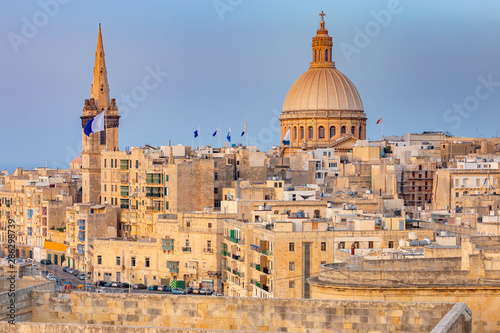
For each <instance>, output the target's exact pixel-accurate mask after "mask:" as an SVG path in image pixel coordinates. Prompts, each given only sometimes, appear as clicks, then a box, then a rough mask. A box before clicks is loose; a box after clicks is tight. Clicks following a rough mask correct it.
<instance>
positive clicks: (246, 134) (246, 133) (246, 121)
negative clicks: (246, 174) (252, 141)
mask: <svg viewBox="0 0 500 333" xmlns="http://www.w3.org/2000/svg"><path fill="white" fill-rule="evenodd" d="M247 123H248V119H247V120H245V127H246V125H247ZM245 129H246V131H245V136H246V138H245V139H246V141H247V144H246V147H247V149H248V128H245Z"/></svg>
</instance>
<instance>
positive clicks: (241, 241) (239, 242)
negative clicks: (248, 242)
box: [225, 236, 245, 245]
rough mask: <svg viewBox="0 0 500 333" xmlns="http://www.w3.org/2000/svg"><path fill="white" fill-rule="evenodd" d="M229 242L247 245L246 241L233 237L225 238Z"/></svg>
mask: <svg viewBox="0 0 500 333" xmlns="http://www.w3.org/2000/svg"><path fill="white" fill-rule="evenodd" d="M225 238H226V239H227V240H228V241H230V242H233V243H236V244H242V245H243V244H245V241H244V240H243V239H239V238H235V237H232V236H226V237H225Z"/></svg>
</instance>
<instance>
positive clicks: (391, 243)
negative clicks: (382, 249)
mask: <svg viewBox="0 0 500 333" xmlns="http://www.w3.org/2000/svg"><path fill="white" fill-rule="evenodd" d="M388 247H389V248H390V249H393V248H394V241H389V245H388Z"/></svg>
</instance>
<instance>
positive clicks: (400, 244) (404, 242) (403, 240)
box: [399, 239, 408, 247]
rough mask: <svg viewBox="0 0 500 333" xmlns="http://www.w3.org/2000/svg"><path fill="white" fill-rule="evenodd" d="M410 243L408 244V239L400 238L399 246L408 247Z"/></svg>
mask: <svg viewBox="0 0 500 333" xmlns="http://www.w3.org/2000/svg"><path fill="white" fill-rule="evenodd" d="M406 246H408V245H406V239H400V240H399V247H406Z"/></svg>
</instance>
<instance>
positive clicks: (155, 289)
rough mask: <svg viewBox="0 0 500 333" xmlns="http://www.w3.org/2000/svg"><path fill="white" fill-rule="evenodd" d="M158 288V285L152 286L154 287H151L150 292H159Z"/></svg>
mask: <svg viewBox="0 0 500 333" xmlns="http://www.w3.org/2000/svg"><path fill="white" fill-rule="evenodd" d="M158 287H159V286H157V285H156V284H154V285H152V286H149V288H148V290H149V291H157V290H158Z"/></svg>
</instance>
